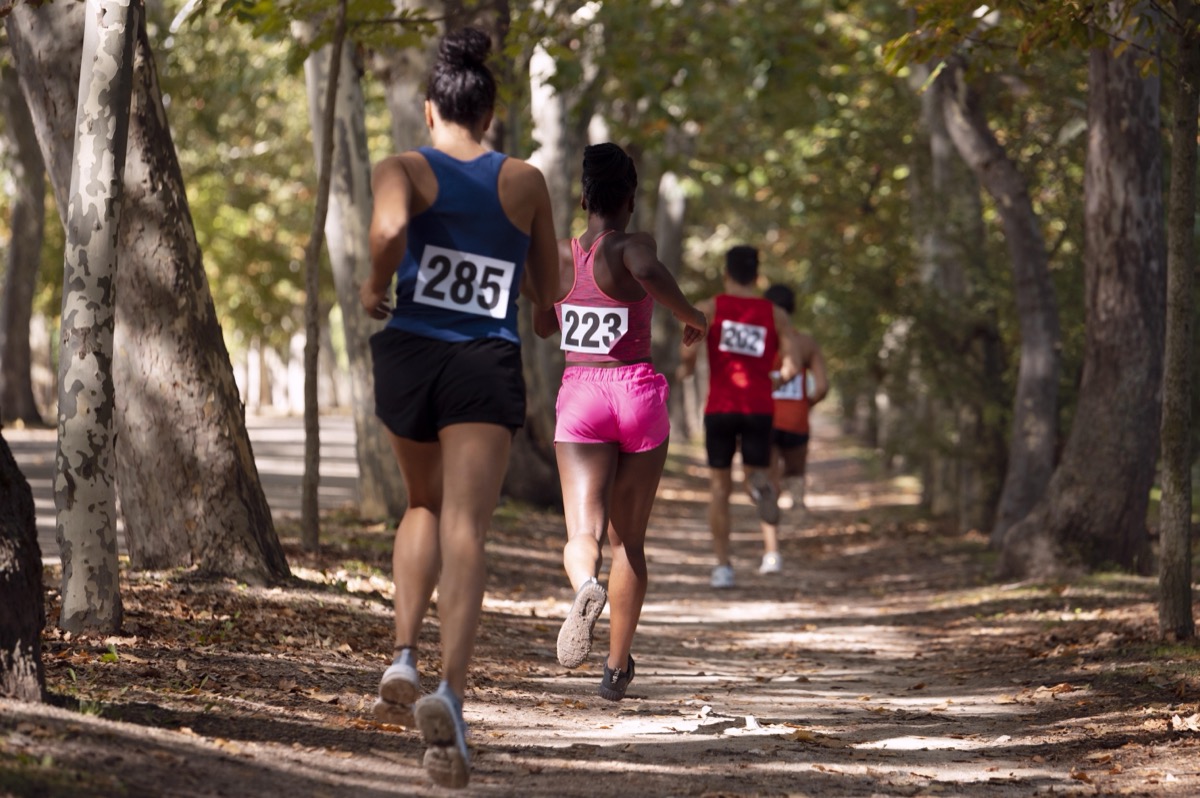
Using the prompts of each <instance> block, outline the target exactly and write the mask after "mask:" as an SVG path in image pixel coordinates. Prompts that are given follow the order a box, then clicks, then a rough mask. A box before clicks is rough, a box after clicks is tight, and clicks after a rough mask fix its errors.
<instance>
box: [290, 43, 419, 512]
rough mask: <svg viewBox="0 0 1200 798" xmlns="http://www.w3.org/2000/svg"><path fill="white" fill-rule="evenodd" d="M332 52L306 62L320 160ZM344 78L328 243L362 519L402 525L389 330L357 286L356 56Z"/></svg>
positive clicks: (360, 204) (366, 261)
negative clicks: (381, 385) (385, 343)
mask: <svg viewBox="0 0 1200 798" xmlns="http://www.w3.org/2000/svg"><path fill="white" fill-rule="evenodd" d="M305 27H307V26H305ZM299 35H300V36H301V38H302V39H304V40H306V39H307V38H308V37H310V36H311V31H306V30H303V29H302V30H300V31H299ZM331 49H332V48H331V47H323V48H321V50H320V51H318V52H316V53H313V54H312V55H311V56H309V57H308V59H307V60H306V61H305V62H304V77H305V85H306V87H307V91H308V107H309V121H310V122H311V123H312V129H313V150H314V152H315V153H320V152H321V148H322V146H323V130H322V125H321V119H322V118H323V114H324V110H325V92H326V89H327V87H328V85H329V54H330V51H331ZM340 75H341V78H340V80H339V81H338V86H337V103H336V106H335V109H334V125H333V131H334V134H333V136H334V144H333V153H334V154H333V164H332V168H331V172H330V182H329V215H328V217H327V218H326V220H325V238H326V241H327V242H328V244H329V261H330V265H331V266H332V268H333V284H334V288H335V289H336V291H337V301H338V307H339V308H340V309H341V314H342V329H343V330H344V331H345V340H346V354H347V357H348V360H349V367H350V395H351V399H350V405H351V411H352V413H353V415H354V437H355V453H356V455H357V457H356V459H357V462H358V498H359V512H360V513H361V514H362V515H363V516H364V517H367V518H380V517H383V516H388V515H390V516H392V517H399V516H400V515H402V514H403V512H404V507H405V504H406V501H405V499H406V496H405V492H404V481H403V480H402V479H401V478H400V469H399V468H398V467H397V466H396V460H395V455H394V454H393V453H392V448H391V444H390V442H389V438H388V436H387V434H386V433H385V431H384V428H383V425H382V424H380V422H379V419H378V418H376V417H375V389H374V385H375V377H374V375H373V373H372V370H371V350H370V344H369V342H368V341H369V339H370V337H371V335H372V334H373V333H375V332H377V331H378V330H379V329H381V328H382V326H383V325H382V323H381V322H377V321H375V320H374V319H372V318H371V317H370V316H368V315H367V314H366V313H364V312H363V309H362V304H361V302H360V301H359V298H358V288H359V285H360V284H361V283H362V281H363V280H364V279H366V276H367V274H369V273H370V270H371V256H370V251H369V246H368V239H367V233H368V231H369V230H370V227H371V159H370V153H369V152H367V128H366V107H365V103H364V100H363V93H362V85H361V82H360V70H359V68H358V65H357V64H355V62H354V55H353V52H352V51H351V49H350V48H343V49H342V66H341V70H340ZM422 127H424V121H423V120H422Z"/></svg>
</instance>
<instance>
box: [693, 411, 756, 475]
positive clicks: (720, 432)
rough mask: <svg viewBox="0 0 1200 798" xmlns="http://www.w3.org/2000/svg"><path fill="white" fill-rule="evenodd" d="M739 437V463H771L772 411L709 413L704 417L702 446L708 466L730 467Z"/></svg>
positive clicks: (751, 464)
mask: <svg viewBox="0 0 1200 798" xmlns="http://www.w3.org/2000/svg"><path fill="white" fill-rule="evenodd" d="M739 438H740V439H741V449H742V465H747V466H751V467H752V468H766V467H767V466H769V465H770V464H771V414H770V413H762V414H754V415H745V414H742V413H710V414H708V415H706V416H705V417H704V447H705V449H707V450H708V465H709V467H710V468H730V467H732V466H733V454H734V452H736V451H737V450H738V439H739Z"/></svg>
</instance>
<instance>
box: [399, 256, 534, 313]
mask: <svg viewBox="0 0 1200 798" xmlns="http://www.w3.org/2000/svg"><path fill="white" fill-rule="evenodd" d="M516 271H517V265H516V264H515V263H511V262H508V261H503V260H496V259H495V258H488V257H485V256H483V255H473V254H471V253H470V252H458V251H457V250H453V249H445V248H443V247H435V246H429V245H427V246H426V247H425V252H424V253H423V254H422V255H421V266H420V268H419V269H418V270H417V287H416V290H415V291H414V292H413V301H414V302H420V303H421V304H422V305H434V306H436V307H439V308H447V309H449V310H458V311H462V312H463V313H474V314H475V315H477V316H490V317H492V318H493V319H503V318H504V317H505V316H507V315H508V298H509V294H510V292H511V291H512V284H513V275H514V274H516Z"/></svg>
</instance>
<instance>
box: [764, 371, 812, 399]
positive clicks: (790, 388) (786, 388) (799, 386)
mask: <svg viewBox="0 0 1200 798" xmlns="http://www.w3.org/2000/svg"><path fill="white" fill-rule="evenodd" d="M773 373H776V374H777V373H778V372H773ZM771 398H772V399H790V400H792V401H795V402H798V401H800V400H801V399H803V398H804V376H803V375H801V374H797V375H796V376H795V377H792V378H791V379H790V380H788V381H787V382H785V383H784V384H783V385H780V386H779V387H778V388H776V389H775V392H774V393H772V394H771Z"/></svg>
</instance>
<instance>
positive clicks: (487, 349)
mask: <svg viewBox="0 0 1200 798" xmlns="http://www.w3.org/2000/svg"><path fill="white" fill-rule="evenodd" d="M371 358H372V360H373V361H374V372H375V415H377V416H379V418H380V420H382V421H383V423H384V425H386V426H387V428H388V429H389V430H391V431H392V433H393V434H395V435H398V436H399V437H401V438H408V439H410V440H414V441H423V442H426V443H428V442H431V441H436V440H437V439H438V431H439V430H440V429H442V427H446V426H449V425H451V424H466V423H483V424H497V425H499V426H502V427H507V428H508V429H510V430H512V431H514V432H515V431H516V430H517V429H518V428H520V427H521V426H522V425H524V423H525V375H524V374H523V373H522V371H521V348H520V347H519V346H517V345H516V344H514V343H512V342H511V341H505V340H502V339H500V338H476V339H474V340H471V341H462V342H454V343H451V342H448V341H439V340H436V339H434V338H425V337H423V336H420V335H413V334H412V333H407V332H404V331H403V330H396V329H392V328H386V329H384V330H382V331H380V332H377V333H375V334H374V335H372V336H371Z"/></svg>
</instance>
